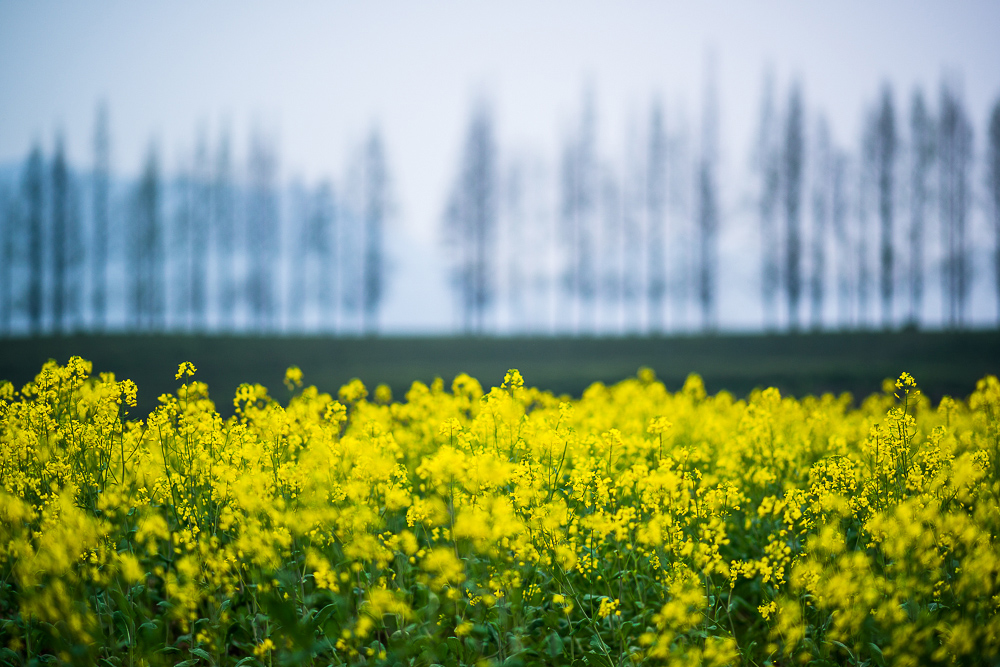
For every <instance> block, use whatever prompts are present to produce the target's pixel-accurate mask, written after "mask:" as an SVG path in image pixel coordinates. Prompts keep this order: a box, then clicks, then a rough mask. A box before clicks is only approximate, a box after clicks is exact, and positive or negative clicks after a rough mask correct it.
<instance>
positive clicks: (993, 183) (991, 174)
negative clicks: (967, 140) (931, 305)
mask: <svg viewBox="0 0 1000 667" xmlns="http://www.w3.org/2000/svg"><path fill="white" fill-rule="evenodd" d="M986 133H987V140H986V142H987V147H986V191H987V193H988V198H989V203H990V212H991V213H992V216H993V234H994V237H993V242H994V243H995V244H996V245H995V247H994V256H993V270H994V274H993V277H994V280H995V283H994V288H995V289H996V297H997V323H998V324H1000V98H998V99H997V101H996V102H995V103H994V104H993V110H992V112H991V113H990V121H989V128H988V129H987V131H986Z"/></svg>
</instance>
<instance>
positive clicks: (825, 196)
mask: <svg viewBox="0 0 1000 667" xmlns="http://www.w3.org/2000/svg"><path fill="white" fill-rule="evenodd" d="M831 161H832V160H831V156H830V126H829V124H828V123H827V120H826V117H825V116H822V115H821V116H820V117H819V118H818V119H817V121H816V136H815V149H814V151H813V160H812V162H813V170H812V171H813V178H812V234H811V239H810V241H811V246H812V253H811V255H812V257H811V259H812V262H811V267H810V269H811V271H810V278H809V302H810V306H811V307H810V316H811V317H810V319H811V320H812V328H813V329H814V330H817V331H818V330H819V329H822V328H823V300H824V297H825V296H826V290H825V288H826V248H827V227H828V225H829V217H830V209H831V199H832V197H831V195H832V180H833V179H832V167H831Z"/></svg>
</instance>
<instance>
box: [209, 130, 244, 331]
mask: <svg viewBox="0 0 1000 667" xmlns="http://www.w3.org/2000/svg"><path fill="white" fill-rule="evenodd" d="M212 231H213V232H214V234H213V235H214V239H213V240H214V248H215V262H216V264H215V273H216V281H217V288H216V291H217V298H218V309H219V312H218V317H219V323H220V325H221V327H222V328H223V329H231V328H232V327H233V326H234V325H235V321H234V314H235V311H236V302H237V299H238V288H237V283H236V276H235V267H234V262H233V259H234V256H235V249H236V248H238V247H239V239H240V237H241V235H239V234H237V233H236V193H235V191H234V187H233V169H232V155H231V152H230V144H229V132H228V130H225V129H224V130H223V131H222V133H221V136H220V138H219V145H218V148H217V149H216V156H215V169H214V172H213V174H212Z"/></svg>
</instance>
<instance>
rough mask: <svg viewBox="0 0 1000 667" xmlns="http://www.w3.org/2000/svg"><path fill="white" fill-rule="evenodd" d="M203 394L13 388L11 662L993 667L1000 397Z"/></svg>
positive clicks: (74, 378)
mask: <svg viewBox="0 0 1000 667" xmlns="http://www.w3.org/2000/svg"><path fill="white" fill-rule="evenodd" d="M196 378H197V373H196V370H195V368H194V367H193V366H192V365H190V364H187V363H185V364H182V365H181V366H180V368H179V369H178V372H177V377H176V379H177V382H178V384H179V388H178V389H177V391H176V393H175V394H172V395H164V396H161V397H160V399H159V407H158V408H157V409H156V410H154V411H153V412H152V413H151V414H149V415H147V416H143V415H135V414H131V413H130V409H132V410H133V411H134V408H131V406H134V405H135V398H136V391H137V388H136V386H135V384H133V383H132V382H130V381H129V380H124V381H118V380H117V379H116V378H115V377H114V376H113V375H110V374H101V375H99V376H98V377H93V376H91V366H90V364H89V363H88V362H86V361H84V360H83V359H80V358H73V359H70V360H69V362H68V364H66V365H65V366H60V365H58V364H56V363H55V362H50V363H49V364H47V365H46V366H45V367H44V368H43V369H42V371H41V372H40V373H39V374H38V375H37V377H36V379H35V380H34V381H33V382H31V383H29V384H27V385H26V386H24V387H23V388H20V389H18V388H15V387H14V386H12V385H11V384H10V383H3V384H0V486H2V488H0V663H3V664H12V665H28V664H31V665H35V664H100V665H109V666H117V665H183V666H185V667H187V666H194V665H218V666H220V667H221V666H223V665H230V666H240V665H267V666H268V667H270V666H271V665H331V664H332V665H432V664H441V665H458V664H461V665H533V664H552V665H600V666H602V667H608V666H610V665H635V664H649V665H659V664H673V665H697V664H703V665H731V664H743V665H764V664H781V665H784V664H798V663H805V664H852V665H884V664H893V665H922V664H984V663H986V664H996V663H997V661H1000V615H998V609H1000V581H998V577H1000V548H998V544H997V536H998V530H1000V383H998V381H997V379H996V378H995V377H987V378H985V379H983V380H981V381H980V382H979V383H978V385H977V386H976V387H975V391H974V392H973V393H972V394H971V396H969V398H968V399H967V400H959V399H950V398H945V399H943V400H942V401H941V402H940V403H939V404H938V405H932V404H931V402H930V401H929V400H927V399H926V398H925V397H924V396H923V395H921V394H920V392H919V391H918V389H917V385H916V383H915V381H914V379H913V378H911V377H910V376H909V375H908V374H906V373H903V374H902V375H901V376H900V377H899V379H898V380H896V381H894V382H893V381H887V382H886V383H885V386H884V387H883V388H882V391H881V392H879V393H875V394H874V395H872V396H869V397H868V398H866V399H864V401H863V402H861V403H860V407H855V403H854V401H853V400H852V398H851V397H850V396H848V395H843V396H832V395H825V396H822V397H806V398H802V399H800V400H797V399H794V398H789V397H783V396H781V395H780V394H779V392H778V391H777V390H775V389H765V390H760V391H755V392H753V393H752V394H751V395H750V396H749V397H747V398H746V399H745V400H741V399H738V398H736V397H734V396H732V395H730V394H728V393H726V392H721V393H718V394H716V395H714V396H712V395H707V394H706V392H705V389H704V386H703V384H702V382H701V380H700V379H699V378H698V377H697V376H691V377H690V378H688V380H687V382H686V383H685V385H684V387H683V388H682V389H681V390H680V391H678V392H676V393H671V392H669V391H667V390H666V389H665V387H664V385H663V384H662V383H660V382H659V381H657V379H656V377H655V376H654V374H653V373H652V372H651V371H649V370H647V369H644V370H640V371H639V373H638V375H637V376H636V377H634V378H631V379H627V380H624V381H622V382H620V383H618V384H616V385H614V386H604V385H601V384H594V385H592V386H591V387H590V388H589V389H587V390H586V392H585V393H584V394H583V395H582V397H581V398H580V399H578V400H571V399H569V398H567V397H557V396H554V395H552V394H550V393H548V392H544V391H539V390H537V389H532V388H530V387H529V386H528V385H526V384H525V382H524V380H523V379H522V378H521V375H520V374H519V373H518V372H517V371H516V370H511V371H510V372H509V373H507V375H506V377H505V378H503V381H502V383H501V384H500V386H497V387H493V388H492V389H489V390H486V389H484V388H483V386H482V385H481V384H480V383H479V382H478V381H477V380H476V379H474V378H472V377H469V376H465V375H461V376H459V377H457V378H455V379H454V381H453V382H452V383H451V385H450V387H447V386H446V385H445V383H444V382H443V381H440V380H438V381H435V382H434V383H432V384H431V385H430V386H428V385H425V384H422V383H419V382H416V383H414V384H413V385H412V387H411V388H410V390H409V391H408V392H407V393H406V396H405V397H404V400H402V401H395V400H394V399H393V397H392V395H391V392H390V391H389V390H388V388H387V387H384V386H380V387H377V388H374V390H373V391H372V392H371V393H369V390H368V388H366V387H365V386H364V385H363V384H362V383H361V382H359V381H352V382H351V383H349V384H347V385H345V386H344V387H342V388H341V389H340V391H339V392H338V395H337V396H331V395H329V394H324V393H320V392H319V391H317V390H316V388H314V387H303V377H302V373H301V372H300V371H299V370H298V369H296V368H291V369H289V370H288V373H287V375H286V382H285V384H286V386H285V387H284V388H280V390H279V391H278V392H276V393H275V395H274V396H272V395H271V394H270V393H269V392H268V390H267V389H266V388H264V387H262V386H259V385H243V386H241V387H240V388H239V390H238V391H237V393H236V396H235V399H234V405H235V415H234V416H233V417H232V418H229V419H226V420H223V419H222V418H221V417H220V416H219V414H218V413H217V411H216V408H215V405H214V404H213V402H212V400H211V399H210V398H209V393H208V387H207V386H206V385H205V384H203V383H201V382H199V381H198V380H197V379H196ZM497 380H499V378H497ZM970 389H972V388H971V387H970Z"/></svg>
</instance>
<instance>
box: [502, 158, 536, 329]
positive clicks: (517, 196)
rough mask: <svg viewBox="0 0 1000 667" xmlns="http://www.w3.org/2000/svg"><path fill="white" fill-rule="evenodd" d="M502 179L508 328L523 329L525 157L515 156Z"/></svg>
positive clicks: (525, 267)
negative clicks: (523, 158)
mask: <svg viewBox="0 0 1000 667" xmlns="http://www.w3.org/2000/svg"><path fill="white" fill-rule="evenodd" d="M505 176H506V177H505V178H504V179H503V201H502V205H503V206H502V208H503V215H502V216H501V217H500V219H501V220H502V225H501V226H502V229H501V230H500V231H501V234H502V236H503V248H504V250H503V255H502V256H503V258H504V263H505V267H504V269H505V270H504V290H505V292H506V297H507V313H508V320H509V321H508V331H523V330H525V329H526V328H527V326H528V323H527V322H525V321H524V320H523V314H524V300H525V292H526V287H527V270H528V268H529V267H528V265H527V263H526V261H525V260H526V256H525V255H526V252H525V251H526V248H525V241H526V232H527V229H525V227H526V220H527V217H528V216H527V211H526V206H527V193H526V188H527V183H526V181H527V173H526V166H525V164H524V162H523V161H522V160H514V161H512V162H511V163H510V164H509V165H507V168H506V170H505Z"/></svg>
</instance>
